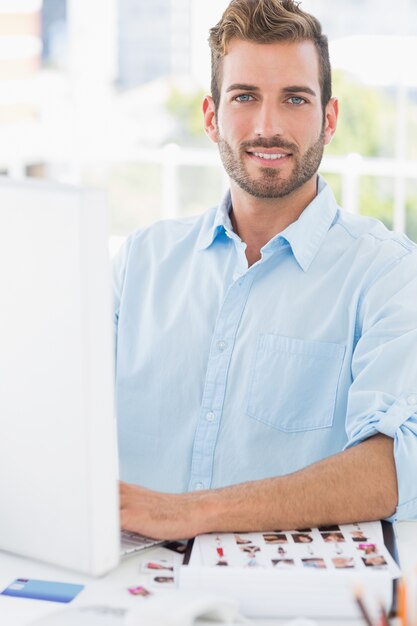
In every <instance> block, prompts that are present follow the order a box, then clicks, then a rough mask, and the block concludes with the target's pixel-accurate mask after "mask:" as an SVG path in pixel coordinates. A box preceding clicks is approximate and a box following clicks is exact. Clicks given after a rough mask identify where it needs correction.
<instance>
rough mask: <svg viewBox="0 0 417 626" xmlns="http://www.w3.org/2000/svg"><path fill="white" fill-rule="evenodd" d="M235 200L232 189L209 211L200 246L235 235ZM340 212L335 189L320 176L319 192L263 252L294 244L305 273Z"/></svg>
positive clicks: (295, 253) (200, 238)
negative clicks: (232, 212)
mask: <svg viewBox="0 0 417 626" xmlns="http://www.w3.org/2000/svg"><path fill="white" fill-rule="evenodd" d="M231 207H232V200H231V195H230V191H228V192H227V193H226V195H225V196H224V198H223V200H222V201H221V203H220V204H219V206H218V207H217V210H216V212H215V214H214V219H213V212H209V213H208V214H206V218H207V219H206V220H204V222H203V225H202V229H201V231H200V235H199V241H198V248H199V249H202V250H203V249H205V248H208V247H209V246H211V244H212V243H213V242H214V241H215V239H217V237H218V236H219V235H220V234H222V233H226V234H227V235H228V236H229V237H231V238H233V237H236V235H235V234H234V233H233V227H232V224H231V221H230V215H229V214H230V210H231ZM336 213H337V204H336V200H335V198H334V195H333V192H332V190H331V189H330V187H329V185H328V184H327V183H326V181H325V180H324V179H323V178H321V176H319V177H318V185H317V195H316V197H315V198H314V199H313V200H312V202H310V204H309V205H308V206H307V207H306V208H305V209H304V211H303V212H302V213H301V215H300V217H299V218H298V219H297V220H296V221H295V222H293V223H292V224H290V225H289V226H287V228H285V229H284V230H283V231H282V232H280V233H278V234H277V235H275V237H273V238H272V239H271V240H270V241H269V242H268V243H267V244H266V245H265V246H264V247H263V248H262V252H267V251H269V250H270V251H272V250H273V249H274V248H276V247H278V246H279V245H280V244H282V240H283V239H284V240H285V241H287V242H288V243H289V245H290V246H291V249H292V252H293V254H294V257H295V259H296V261H297V263H298V264H299V265H300V267H301V268H302V269H303V270H304V271H305V272H306V271H307V270H308V268H309V267H310V265H311V263H312V261H313V260H314V258H315V256H316V254H317V253H318V251H319V249H320V247H321V245H322V243H323V241H324V238H325V237H326V235H327V233H328V231H329V229H330V227H331V225H332V223H333V221H334V218H335V216H336Z"/></svg>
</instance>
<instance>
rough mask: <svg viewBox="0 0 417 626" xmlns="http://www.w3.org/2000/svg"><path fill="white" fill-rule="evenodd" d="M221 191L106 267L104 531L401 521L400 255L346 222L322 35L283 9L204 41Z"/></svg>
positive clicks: (139, 237)
mask: <svg viewBox="0 0 417 626" xmlns="http://www.w3.org/2000/svg"><path fill="white" fill-rule="evenodd" d="M210 46H211V50H212V94H211V96H207V97H206V98H205V99H204V103H203V111H204V123H205V129H206V132H207V135H208V136H209V137H210V139H211V140H212V141H214V142H215V143H216V144H217V145H218V148H219V151H220V155H221V158H222V161H223V165H224V167H225V170H226V172H227V174H228V176H229V178H230V191H229V192H228V193H227V195H226V197H225V198H224V199H223V201H222V202H221V203H220V204H219V206H218V207H216V208H214V209H212V210H210V211H208V212H207V213H205V214H204V215H203V216H200V217H197V218H187V219H179V220H172V221H165V222H162V223H159V224H155V225H154V226H152V227H150V228H149V229H147V230H145V231H141V232H138V233H135V234H133V235H132V236H131V237H130V238H129V239H128V241H127V243H126V245H125V246H124V248H123V249H122V251H121V252H120V254H119V256H118V257H117V259H116V262H115V267H114V280H115V283H114V284H115V303H116V313H115V323H116V334H117V355H116V376H117V392H118V419H119V442H120V464H121V476H122V478H123V482H122V483H121V488H120V490H121V520H122V526H123V527H125V528H127V529H129V530H133V531H137V532H141V533H143V534H146V535H150V536H153V537H158V538H167V539H168V538H184V537H189V536H192V535H195V534H198V533H202V532H210V531H248V530H270V529H271V528H282V529H288V528H304V527H309V526H312V525H323V524H333V523H347V522H352V521H358V520H371V519H378V518H391V519H397V518H407V517H408V518H411V517H414V516H415V515H416V513H417V483H416V482H415V481H414V480H412V479H411V478H410V477H412V476H415V475H416V470H417V415H416V411H417V359H416V358H415V352H416V348H417V329H416V327H417V247H416V246H415V244H413V243H412V242H410V241H409V240H408V239H407V238H406V237H405V236H403V235H399V234H394V233H392V232H390V231H388V230H387V229H386V228H385V227H384V226H383V225H382V224H381V223H380V222H378V221H376V220H373V219H369V218H365V217H359V216H353V215H349V214H346V213H345V212H343V210H342V209H340V208H339V207H338V206H337V204H336V201H335V199H334V197H333V194H332V192H331V190H330V188H329V187H328V186H327V184H326V183H325V181H324V180H323V179H322V178H320V177H319V176H318V175H317V170H318V167H319V165H320V161H321V158H322V154H323V149H324V146H325V145H326V144H328V143H329V142H330V141H331V138H332V136H333V134H334V133H335V130H336V122H337V116H338V105H337V100H336V99H335V98H332V97H331V75H330V63H329V57H328V47H327V39H326V37H325V36H324V35H323V34H322V32H321V27H320V24H319V22H318V21H317V20H316V19H315V18H314V17H312V16H311V15H309V14H307V13H305V12H303V11H302V10H301V8H300V7H299V6H298V4H297V3H295V2H293V0H232V2H231V3H230V5H229V7H228V8H227V9H226V11H225V13H224V15H223V17H222V19H221V20H220V22H219V23H218V24H217V25H216V26H215V27H214V28H213V29H212V30H211V33H210Z"/></svg>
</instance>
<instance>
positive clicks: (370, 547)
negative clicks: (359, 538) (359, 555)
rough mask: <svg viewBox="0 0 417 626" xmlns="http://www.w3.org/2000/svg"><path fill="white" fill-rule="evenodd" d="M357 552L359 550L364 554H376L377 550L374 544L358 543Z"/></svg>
mask: <svg viewBox="0 0 417 626" xmlns="http://www.w3.org/2000/svg"><path fill="white" fill-rule="evenodd" d="M358 550H361V551H362V552H364V553H365V554H378V548H377V547H376V544H375V543H360V544H359V545H358Z"/></svg>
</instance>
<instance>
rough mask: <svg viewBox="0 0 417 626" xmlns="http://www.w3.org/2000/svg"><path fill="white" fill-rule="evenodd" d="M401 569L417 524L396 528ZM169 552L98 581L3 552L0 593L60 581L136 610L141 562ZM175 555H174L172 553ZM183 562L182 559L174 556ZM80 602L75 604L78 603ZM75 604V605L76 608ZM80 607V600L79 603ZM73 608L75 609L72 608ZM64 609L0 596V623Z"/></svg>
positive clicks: (135, 559)
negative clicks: (17, 583) (24, 582)
mask: <svg viewBox="0 0 417 626" xmlns="http://www.w3.org/2000/svg"><path fill="white" fill-rule="evenodd" d="M395 531H396V535H397V545H398V551H399V556H400V562H401V567H402V569H403V572H404V573H405V574H407V572H410V571H411V570H412V569H413V568H415V566H416V563H417V521H416V522H400V523H398V524H397V525H396V528H395ZM167 552H168V551H167V550H166V549H165V548H162V547H157V548H151V549H150V550H147V551H146V557H145V556H144V554H143V553H141V554H138V555H135V556H132V557H128V558H126V559H124V560H123V561H122V562H121V564H120V565H119V566H118V567H117V569H115V570H114V571H113V572H110V573H109V574H107V575H106V576H103V577H102V578H99V579H94V578H89V577H86V576H82V575H77V574H74V573H73V572H68V571H65V570H62V569H58V568H55V567H52V566H49V565H45V564H42V563H39V562H37V561H32V560H29V559H25V558H23V557H18V556H14V555H10V554H7V553H4V552H0V589H4V588H5V587H7V586H8V585H9V584H10V583H11V582H12V581H13V580H14V579H15V578H22V577H26V578H39V579H44V580H60V581H63V582H72V583H80V584H84V585H86V587H85V589H84V590H83V592H82V594H80V598H82V604H106V603H109V602H111V604H112V605H113V606H125V607H132V608H133V607H135V606H137V603H138V602H140V601H143V599H142V598H137V597H133V596H131V595H130V594H129V593H128V592H127V588H128V587H131V586H134V585H138V584H143V578H141V577H142V576H143V574H141V562H143V560H144V558H149V557H150V556H152V559H157V558H164V556H166V554H167ZM169 554H170V555H172V554H173V553H172V552H169ZM175 557H178V559H179V560H180V561H181V557H180V556H179V555H175ZM76 602H77V600H74V603H76ZM74 603H73V604H74ZM80 603H81V600H80ZM73 604H72V605H73ZM60 607H61V608H62V605H58V604H57V603H52V602H41V601H38V600H26V599H16V598H9V597H6V596H1V595H0V623H1V624H2V625H3V624H4V625H5V626H6V625H7V626H27V624H29V623H30V622H31V621H32V620H34V619H35V618H37V617H41V616H42V615H46V614H48V613H52V612H54V611H57V610H58V609H59V608H60ZM253 623H254V624H257V625H258V624H259V625H260V626H267V625H268V626H275V625H276V626H278V625H282V624H285V623H288V620H279V619H277V620H255V621H254V622H253ZM316 623H317V624H319V626H322V625H323V626H333V625H334V626H336V625H335V623H334V622H333V621H332V620H322V621H319V622H316ZM359 623H360V622H356V621H354V620H346V621H342V620H338V621H337V625H338V626H343V624H344V625H346V626H348V625H351V624H352V625H353V624H359Z"/></svg>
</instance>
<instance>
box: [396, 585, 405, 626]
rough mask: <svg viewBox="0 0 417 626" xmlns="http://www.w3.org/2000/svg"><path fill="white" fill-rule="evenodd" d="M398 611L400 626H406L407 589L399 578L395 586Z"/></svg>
mask: <svg viewBox="0 0 417 626" xmlns="http://www.w3.org/2000/svg"><path fill="white" fill-rule="evenodd" d="M397 597H398V610H397V615H398V618H399V620H400V624H401V626H407V588H406V586H405V581H404V579H403V578H400V579H399V581H398V586H397Z"/></svg>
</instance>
